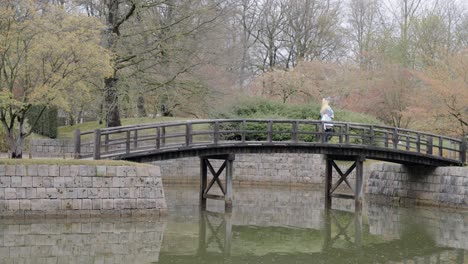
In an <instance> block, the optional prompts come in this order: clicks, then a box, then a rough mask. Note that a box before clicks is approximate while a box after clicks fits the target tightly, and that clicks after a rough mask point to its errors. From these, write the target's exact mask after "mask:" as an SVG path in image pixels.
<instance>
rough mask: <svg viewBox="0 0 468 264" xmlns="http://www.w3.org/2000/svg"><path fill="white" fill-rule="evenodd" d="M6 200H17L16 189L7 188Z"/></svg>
mask: <svg viewBox="0 0 468 264" xmlns="http://www.w3.org/2000/svg"><path fill="white" fill-rule="evenodd" d="M5 199H6V200H13V199H16V188H5Z"/></svg>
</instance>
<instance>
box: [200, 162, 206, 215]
mask: <svg viewBox="0 0 468 264" xmlns="http://www.w3.org/2000/svg"><path fill="white" fill-rule="evenodd" d="M207 178H208V166H207V164H206V158H203V157H200V209H201V210H206V198H205V191H206V184H207Z"/></svg>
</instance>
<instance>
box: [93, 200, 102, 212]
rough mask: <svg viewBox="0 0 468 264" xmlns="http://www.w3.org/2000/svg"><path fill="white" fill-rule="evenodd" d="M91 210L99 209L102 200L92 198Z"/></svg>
mask: <svg viewBox="0 0 468 264" xmlns="http://www.w3.org/2000/svg"><path fill="white" fill-rule="evenodd" d="M92 206H93V210H101V209H102V200H101V199H93V200H92Z"/></svg>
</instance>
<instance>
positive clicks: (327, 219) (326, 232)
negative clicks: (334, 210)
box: [322, 208, 332, 251]
mask: <svg viewBox="0 0 468 264" xmlns="http://www.w3.org/2000/svg"><path fill="white" fill-rule="evenodd" d="M323 225H324V227H323V229H322V230H323V244H322V251H326V250H327V249H329V248H330V247H331V241H332V237H331V233H332V232H331V230H332V223H331V211H330V209H329V208H325V210H323Z"/></svg>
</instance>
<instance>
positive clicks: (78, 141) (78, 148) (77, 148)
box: [74, 129, 81, 159]
mask: <svg viewBox="0 0 468 264" xmlns="http://www.w3.org/2000/svg"><path fill="white" fill-rule="evenodd" d="M74 143H75V155H74V158H75V159H79V158H80V155H81V131H80V129H76V130H75V142H74Z"/></svg>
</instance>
